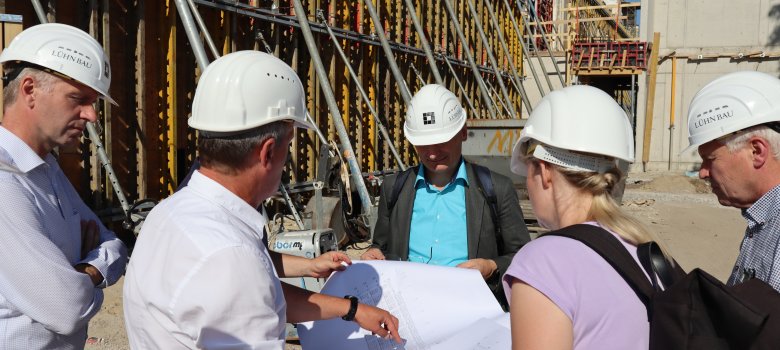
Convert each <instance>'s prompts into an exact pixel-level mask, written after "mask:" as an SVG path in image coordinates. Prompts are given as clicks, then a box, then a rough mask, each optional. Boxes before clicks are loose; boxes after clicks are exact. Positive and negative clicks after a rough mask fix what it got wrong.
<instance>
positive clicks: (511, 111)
mask: <svg viewBox="0 0 780 350" xmlns="http://www.w3.org/2000/svg"><path fill="white" fill-rule="evenodd" d="M466 4H468V6H469V10H470V11H471V15H472V16H474V18H473V20H474V24H475V25H476V27H477V32H479V37H480V39H481V40H482V46H484V48H485V52H486V53H487V56H488V62H490V65H491V66H492V67H493V71H494V72H495V73H496V77H497V79H496V81H497V82H498V87H499V88H501V94H502V95H503V96H504V101H505V102H506V103H507V106H508V107H509V116H510V117H511V118H515V119H517V118H520V116H519V115H518V114H517V112H516V111H515V104H514V103H512V99H511V98H510V97H509V91H508V90H507V89H506V84H504V79H502V78H501V72H499V70H498V61H496V57H495V56H494V55H493V47H492V46H491V45H490V41H488V38H487V35H485V30H484V29H482V21H481V20H480V19H479V17H480V16H479V13H477V10H476V9H475V8H474V1H473V0H466ZM520 96H521V98H522V100H523V103H524V104H525V107H526V108H527V109H528V112H531V110H532V109H533V106H531V102H530V101H528V96H526V94H525V89H520Z"/></svg>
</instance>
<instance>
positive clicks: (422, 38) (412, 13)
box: [404, 0, 444, 86]
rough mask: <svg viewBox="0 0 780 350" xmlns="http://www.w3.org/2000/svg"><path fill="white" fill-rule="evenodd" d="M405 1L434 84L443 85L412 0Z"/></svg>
mask: <svg viewBox="0 0 780 350" xmlns="http://www.w3.org/2000/svg"><path fill="white" fill-rule="evenodd" d="M404 1H405V2H406V7H407V8H408V10H409V17H411V18H412V23H413V24H414V30H415V31H417V36H418V37H419V38H420V44H421V45H422V47H423V50H424V51H425V58H427V59H428V65H429V66H430V67H431V72H432V73H433V79H435V80H436V84H439V85H442V86H444V82H443V80H442V78H441V74H439V68H438V67H436V60H435V59H434V58H433V52H432V51H431V46H430V45H429V44H428V38H426V37H425V31H424V30H423V27H422V25H420V19H419V18H417V10H416V9H415V8H414V3H413V2H412V0H404Z"/></svg>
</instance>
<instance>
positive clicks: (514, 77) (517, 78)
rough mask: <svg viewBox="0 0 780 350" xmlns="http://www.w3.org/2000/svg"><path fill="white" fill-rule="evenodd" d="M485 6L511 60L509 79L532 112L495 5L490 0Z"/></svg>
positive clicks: (502, 45) (499, 40)
mask: <svg viewBox="0 0 780 350" xmlns="http://www.w3.org/2000/svg"><path fill="white" fill-rule="evenodd" d="M484 3H485V6H487V10H488V14H489V15H490V22H491V23H492V25H493V29H494V30H495V32H496V34H498V42H499V43H500V44H501V48H502V49H503V50H504V54H505V55H506V57H507V61H508V62H509V68H510V70H511V72H512V76H511V77H510V79H509V81H511V82H512V83H513V84H514V85H515V89H517V92H519V93H520V96H521V98H522V99H523V102H525V104H526V105H525V106H526V108H527V109H528V112H529V113H530V112H531V111H532V110H533V106H532V105H531V100H530V99H529V98H528V94H527V93H526V91H525V88H524V87H523V84H522V82H521V81H520V75H519V74H518V73H517V67H515V62H514V60H513V59H512V55H511V54H510V53H509V46H508V45H507V44H506V40H505V39H504V34H503V32H502V30H501V28H500V27H499V26H498V19H496V15H495V13H494V10H493V5H491V4H490V1H485V2H484ZM516 118H519V116H516Z"/></svg>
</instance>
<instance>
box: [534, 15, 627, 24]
mask: <svg viewBox="0 0 780 350" xmlns="http://www.w3.org/2000/svg"><path fill="white" fill-rule="evenodd" d="M615 18H618V19H628V16H620V17H617V16H616V17H612V16H609V17H590V18H573V19H556V20H554V21H543V22H528V25H532V26H534V25H536V23H539V24H541V25H545V24H564V23H572V22H579V23H583V22H600V21H611V20H612V21H613V20H615Z"/></svg>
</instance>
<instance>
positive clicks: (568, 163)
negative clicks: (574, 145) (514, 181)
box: [533, 144, 615, 174]
mask: <svg viewBox="0 0 780 350" xmlns="http://www.w3.org/2000/svg"><path fill="white" fill-rule="evenodd" d="M533 156H534V158H536V159H539V160H543V161H545V162H548V163H551V164H555V165H559V166H562V167H564V168H567V169H570V170H574V171H589V172H596V173H599V174H603V173H605V172H606V171H607V170H609V169H612V168H614V167H615V160H614V159H611V158H605V157H603V156H592V155H587V154H582V153H577V152H572V151H569V150H565V149H562V148H557V147H552V146H548V145H542V144H537V145H536V147H534V151H533Z"/></svg>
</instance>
